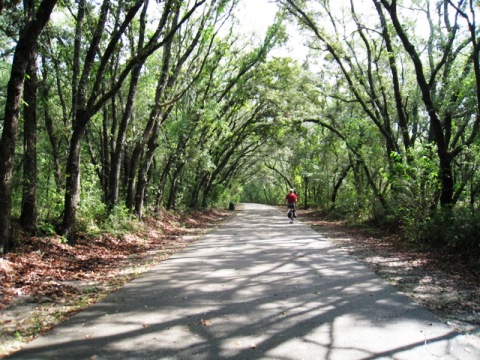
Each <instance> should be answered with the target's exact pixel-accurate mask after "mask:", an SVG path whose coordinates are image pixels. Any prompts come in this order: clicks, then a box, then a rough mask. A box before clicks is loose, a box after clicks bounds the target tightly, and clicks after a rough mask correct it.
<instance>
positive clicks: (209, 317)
mask: <svg viewBox="0 0 480 360" xmlns="http://www.w3.org/2000/svg"><path fill="white" fill-rule="evenodd" d="M478 350H479V349H478V348H475V347H473V346H470V345H469V344H465V343H463V339H462V338H460V337H459V335H458V334H456V333H455V332H453V331H452V330H451V329H450V328H448V327H447V326H445V325H443V324H441V323H439V322H438V321H437V320H436V318H435V317H434V316H433V315H432V314H431V313H429V312H428V311H425V310H424V309H422V308H420V307H419V306H418V305H416V304H415V303H413V302H412V301H410V300H409V299H408V298H406V297H405V296H403V295H402V294H399V293H398V292H397V290H396V288H394V287H393V286H391V285H389V284H388V283H386V282H385V281H384V280H382V279H381V278H379V277H378V276H376V275H375V274H374V273H373V272H371V271H370V270H368V269H367V268H366V267H365V266H363V265H362V264H360V263H359V262H357V261H356V260H355V259H354V258H352V257H350V256H348V255H347V254H346V253H344V252H343V251H342V250H340V249H338V248H336V247H335V246H334V245H332V244H331V243H330V242H328V241H327V240H326V239H325V238H323V237H322V236H321V235H319V234H317V233H315V232H314V231H313V230H311V229H310V228H308V227H307V226H305V225H303V224H301V223H297V224H289V223H288V219H287V218H286V215H285V214H284V213H283V212H279V211H278V209H274V208H271V207H262V206H258V205H249V204H246V205H245V206H244V207H243V210H242V211H239V212H238V216H236V217H235V218H234V219H232V220H230V221H229V222H227V223H225V224H224V225H223V226H222V227H220V228H218V229H217V230H215V231H214V232H213V233H211V234H209V235H207V236H206V237H205V238H203V239H202V240H199V241H197V242H195V243H193V244H192V245H191V246H190V247H189V248H188V249H185V250H184V251H182V252H180V253H178V254H177V255H175V256H173V257H172V258H170V259H169V260H167V261H164V262H162V263H160V264H159V265H158V266H156V267H155V268H154V269H152V270H151V271H150V272H148V273H147V274H145V275H144V276H142V277H140V278H138V279H136V280H134V281H132V282H131V283H129V284H128V285H127V286H125V287H124V288H122V289H120V290H119V291H116V292H115V293H112V294H110V295H109V296H108V297H106V298H105V299H104V300H103V301H102V302H100V303H97V304H95V305H94V306H92V307H91V308H89V309H87V310H85V311H84V312H82V313H79V314H77V315H76V316H75V317H73V318H71V319H70V320H68V321H66V322H65V323H63V324H62V325H60V326H58V327H57V328H55V329H54V330H53V331H51V332H50V333H48V334H46V336H44V337H41V338H39V339H37V340H35V341H34V342H32V343H31V344H29V345H28V346H27V347H26V348H25V349H24V350H22V351H20V352H18V353H16V354H14V355H13V356H12V358H19V359H20V358H21V359H33V358H35V359H53V358H69V359H92V358H95V359H227V358H228V359H285V360H287V359H386V358H395V359H397V358H398V359H419V358H421V359H429V358H432V359H433V358H438V357H445V356H446V355H448V356H450V357H449V358H462V359H470V358H471V359H474V358H476V359H478V354H479V352H478Z"/></svg>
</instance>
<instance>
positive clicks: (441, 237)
mask: <svg viewBox="0 0 480 360" xmlns="http://www.w3.org/2000/svg"><path fill="white" fill-rule="evenodd" d="M405 238H406V240H408V241H413V242H415V243H416V244H418V245H421V246H426V247H429V248H430V247H433V248H436V249H444V250H442V251H445V252H448V253H452V254H454V253H455V254H462V256H465V257H466V260H467V261H468V262H470V263H471V264H472V265H475V266H480V261H479V256H480V213H479V212H478V211H474V210H472V209H470V208H459V209H454V210H437V211H435V212H433V213H432V214H431V216H430V217H428V218H426V219H424V220H423V221H419V222H416V223H411V224H409V226H408V227H405Z"/></svg>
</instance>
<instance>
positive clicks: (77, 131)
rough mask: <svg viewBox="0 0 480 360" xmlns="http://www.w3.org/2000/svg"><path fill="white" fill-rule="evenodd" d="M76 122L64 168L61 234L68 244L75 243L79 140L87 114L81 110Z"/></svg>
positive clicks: (78, 189) (78, 183) (78, 185)
mask: <svg viewBox="0 0 480 360" xmlns="http://www.w3.org/2000/svg"><path fill="white" fill-rule="evenodd" d="M76 119H77V122H76V126H75V127H74V129H73V133H72V138H71V139H70V150H69V155H68V160H67V168H66V176H67V182H66V188H65V210H64V212H63V222H62V231H61V234H62V235H64V236H65V237H66V238H67V239H68V242H69V244H75V241H76V240H75V232H76V222H77V205H78V201H79V199H80V153H81V142H82V138H83V136H84V134H85V130H86V126H87V122H88V119H89V116H88V115H87V114H86V113H85V112H84V111H82V112H81V114H79V115H77V116H76Z"/></svg>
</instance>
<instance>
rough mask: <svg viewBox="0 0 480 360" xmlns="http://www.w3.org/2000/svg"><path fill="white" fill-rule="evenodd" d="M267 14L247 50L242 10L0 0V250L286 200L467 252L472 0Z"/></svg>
mask: <svg viewBox="0 0 480 360" xmlns="http://www.w3.org/2000/svg"><path fill="white" fill-rule="evenodd" d="M275 4H276V5H277V9H278V12H277V14H276V17H275V20H274V21H273V23H272V24H270V26H269V27H268V30H267V31H266V32H265V33H264V34H262V38H259V37H258V36H253V35H252V34H249V33H246V32H244V31H240V30H241V29H242V27H241V22H242V19H241V18H239V17H238V14H239V13H238V8H239V7H240V5H241V0H166V1H161V2H160V1H148V0H132V1H120V2H113V1H111V0H102V1H98V2H92V1H89V0H79V1H76V2H71V1H68V0H67V1H63V2H57V1H56V0H42V1H37V2H25V3H15V2H13V3H12V2H7V3H2V5H1V6H2V8H1V9H0V10H1V11H2V12H1V14H2V16H1V17H0V24H1V26H0V44H1V47H2V50H3V51H2V59H3V61H2V66H1V68H0V74H1V76H0V89H1V93H2V96H1V97H0V101H1V105H2V109H3V116H2V118H1V121H0V132H1V140H0V205H1V206H0V219H1V220H0V240H1V251H2V252H6V251H9V250H10V249H12V248H13V247H14V246H15V244H16V242H17V241H18V239H19V238H20V237H19V234H20V233H30V234H34V233H37V234H38V233H42V232H43V233H46V232H47V233H48V232H52V231H53V232H56V233H58V234H60V235H61V236H63V237H64V239H65V241H67V242H69V243H70V244H74V243H75V239H76V236H77V234H78V233H79V232H88V231H93V229H98V228H102V227H108V224H111V223H112V222H115V221H117V220H118V217H129V216H135V217H136V218H138V219H142V218H143V217H145V216H151V215H154V214H155V213H158V212H159V211H162V209H180V208H183V209H185V208H205V207H214V206H225V204H226V203H228V202H229V201H235V202H239V201H251V202H264V203H269V204H277V205H278V204H282V203H283V198H284V196H285V194H284V193H285V192H286V190H287V189H288V188H291V187H293V188H295V190H296V192H297V193H298V195H299V197H300V203H301V204H302V205H303V206H305V207H308V206H315V207H318V208H321V209H322V210H324V211H325V212H326V213H328V214H330V215H336V216H342V217H348V218H350V219H355V220H356V221H364V220H374V221H376V223H377V224H384V225H385V224H388V225H389V226H394V227H396V228H400V229H402V230H403V231H405V233H406V235H407V237H410V238H412V239H415V240H419V241H423V242H429V243H438V244H446V243H448V244H450V245H458V246H462V247H465V246H466V247H472V248H474V249H477V250H478V252H480V248H479V246H480V243H479V240H478V239H480V236H479V234H480V228H479V225H477V224H480V222H479V221H478V220H479V216H478V208H479V199H478V195H479V193H480V173H479V170H478V169H479V159H480V153H479V145H480V141H479V131H480V59H479V52H480V44H479V37H478V25H477V22H476V20H477V18H478V15H477V12H478V2H477V1H474V0H460V1H455V2H454V1H451V0H436V1H428V0H371V1H363V2H361V4H360V3H359V2H358V1H353V0H350V1H343V2H338V1H328V0H315V1H304V0H276V1H275ZM292 32H298V33H299V34H300V36H301V39H302V42H303V44H295V45H296V46H297V49H298V47H300V46H305V47H307V48H308V55H307V57H306V58H305V59H300V58H298V57H296V56H295V54H292V53H287V52H285V51H283V52H282V49H285V48H286V46H287V45H286V44H288V39H289V36H290V35H291V33H292ZM22 140H23V141H22ZM460 229H461V231H459V230H460Z"/></svg>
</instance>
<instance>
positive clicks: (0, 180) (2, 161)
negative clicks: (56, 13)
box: [0, 0, 57, 253]
mask: <svg viewBox="0 0 480 360" xmlns="http://www.w3.org/2000/svg"><path fill="white" fill-rule="evenodd" d="M56 3H57V0H43V1H42V2H41V3H40V6H39V7H38V11H37V14H36V16H35V17H34V20H33V21H31V22H29V23H27V24H26V26H25V28H23V30H22V31H21V33H20V36H19V38H18V42H17V46H16V48H15V54H14V57H13V62H12V70H11V73H10V79H9V81H8V85H7V97H6V104H5V115H4V116H5V117H4V122H3V132H2V137H1V140H0V252H2V253H4V252H6V251H8V250H9V249H10V248H11V246H12V233H11V230H12V229H11V225H12V224H11V221H12V220H11V212H12V176H13V157H14V155H15V140H16V135H17V130H18V121H19V116H20V105H21V96H22V91H23V81H24V78H25V71H26V68H27V64H28V59H29V58H30V56H29V54H30V53H31V51H32V49H34V47H35V44H36V43H37V39H38V37H39V36H40V33H41V32H42V30H43V28H44V27H45V25H46V24H47V22H48V21H49V19H50V14H51V13H52V11H53V8H54V7H55V5H56Z"/></svg>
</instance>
